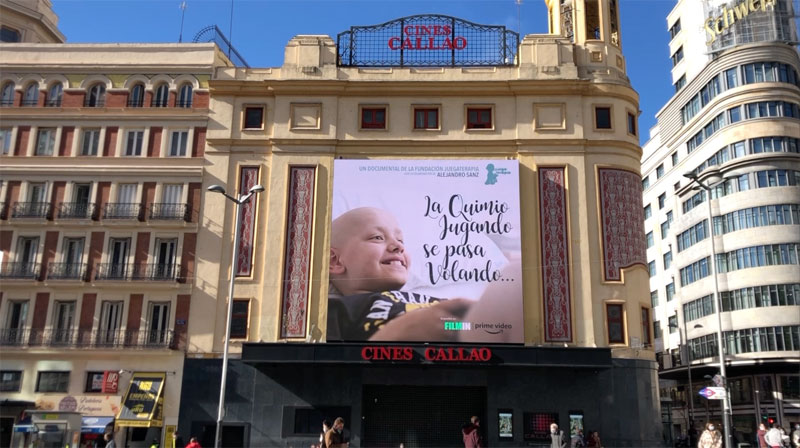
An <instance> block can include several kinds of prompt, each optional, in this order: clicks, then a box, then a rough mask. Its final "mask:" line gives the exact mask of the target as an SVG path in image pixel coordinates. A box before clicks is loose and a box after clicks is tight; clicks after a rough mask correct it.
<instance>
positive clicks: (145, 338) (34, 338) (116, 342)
mask: <svg viewBox="0 0 800 448" xmlns="http://www.w3.org/2000/svg"><path fill="white" fill-rule="evenodd" d="M174 342H175V332H174V331H173V330H161V331H151V330H106V331H103V330H95V331H85V330H78V329H74V328H71V329H58V330H32V329H28V328H24V329H22V328H3V329H0V347H21V348H27V347H58V348H74V349H97V348H126V349H129V348H141V349H162V348H170V349H174V348H175V347H174V345H173V344H174Z"/></svg>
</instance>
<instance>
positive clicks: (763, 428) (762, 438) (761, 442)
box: [756, 423, 769, 448]
mask: <svg viewBox="0 0 800 448" xmlns="http://www.w3.org/2000/svg"><path fill="white" fill-rule="evenodd" d="M756 434H757V435H756V437H758V448H769V445H767V439H766V435H767V425H765V424H763V423H760V424H759V425H758V432H757V433H756Z"/></svg>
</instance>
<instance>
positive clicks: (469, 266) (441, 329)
mask: <svg viewBox="0 0 800 448" xmlns="http://www.w3.org/2000/svg"><path fill="white" fill-rule="evenodd" d="M520 249H521V244H520V211H519V164H518V162H517V161H516V160H336V161H335V162H334V172H333V211H332V222H331V235H330V266H329V288H330V293H329V295H328V331H327V340H328V341H366V340H376V341H430V342H497V343H522V342H523V318H522V311H523V310H522V268H521V263H520Z"/></svg>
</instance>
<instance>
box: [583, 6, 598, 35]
mask: <svg viewBox="0 0 800 448" xmlns="http://www.w3.org/2000/svg"><path fill="white" fill-rule="evenodd" d="M584 7H585V8H586V38H587V39H598V40H599V39H601V36H600V2H599V1H598V0H586V1H585V3H584Z"/></svg>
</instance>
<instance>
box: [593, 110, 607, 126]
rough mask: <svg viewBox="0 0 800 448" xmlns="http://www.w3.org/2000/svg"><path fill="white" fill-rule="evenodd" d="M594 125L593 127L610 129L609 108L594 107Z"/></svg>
mask: <svg viewBox="0 0 800 448" xmlns="http://www.w3.org/2000/svg"><path fill="white" fill-rule="evenodd" d="M594 127H595V129H611V108H610V107H595V108H594Z"/></svg>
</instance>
